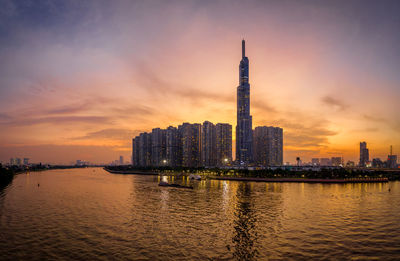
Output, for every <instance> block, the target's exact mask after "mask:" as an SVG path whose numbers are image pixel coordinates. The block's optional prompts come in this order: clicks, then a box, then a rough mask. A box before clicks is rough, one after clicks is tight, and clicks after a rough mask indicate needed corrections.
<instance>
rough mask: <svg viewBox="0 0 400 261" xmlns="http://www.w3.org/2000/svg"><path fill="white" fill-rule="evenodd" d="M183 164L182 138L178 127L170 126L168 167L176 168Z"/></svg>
mask: <svg viewBox="0 0 400 261" xmlns="http://www.w3.org/2000/svg"><path fill="white" fill-rule="evenodd" d="M181 164H182V150H181V137H180V135H179V132H178V129H177V128H176V127H172V126H169V127H168V128H167V131H166V165H167V166H171V167H176V166H180V165H181Z"/></svg>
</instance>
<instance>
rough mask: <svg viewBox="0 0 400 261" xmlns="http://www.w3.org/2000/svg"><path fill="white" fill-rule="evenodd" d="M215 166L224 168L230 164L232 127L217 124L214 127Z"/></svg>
mask: <svg viewBox="0 0 400 261" xmlns="http://www.w3.org/2000/svg"><path fill="white" fill-rule="evenodd" d="M215 136H216V151H217V153H216V160H217V162H216V165H217V166H226V165H228V164H230V163H231V162H232V125H230V124H227V123H218V124H217V125H216V126H215Z"/></svg>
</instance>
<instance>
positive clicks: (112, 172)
mask: <svg viewBox="0 0 400 261" xmlns="http://www.w3.org/2000/svg"><path fill="white" fill-rule="evenodd" d="M103 169H104V170H105V171H107V172H109V173H111V174H122V175H151V176H155V175H159V174H160V173H159V172H151V171H138V170H112V169H109V168H103Z"/></svg>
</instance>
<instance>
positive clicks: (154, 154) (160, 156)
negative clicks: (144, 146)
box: [151, 128, 166, 166]
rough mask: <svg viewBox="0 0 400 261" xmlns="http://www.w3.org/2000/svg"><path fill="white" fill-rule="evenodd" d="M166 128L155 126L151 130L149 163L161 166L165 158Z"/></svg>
mask: <svg viewBox="0 0 400 261" xmlns="http://www.w3.org/2000/svg"><path fill="white" fill-rule="evenodd" d="M165 142H166V130H164V129H160V128H155V129H153V130H152V131H151V165H152V166H162V165H163V164H164V162H165V160H166V144H165Z"/></svg>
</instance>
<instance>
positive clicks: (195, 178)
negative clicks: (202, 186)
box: [189, 174, 201, 180]
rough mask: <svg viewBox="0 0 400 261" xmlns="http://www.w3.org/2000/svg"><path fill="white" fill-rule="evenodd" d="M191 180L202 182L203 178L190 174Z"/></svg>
mask: <svg viewBox="0 0 400 261" xmlns="http://www.w3.org/2000/svg"><path fill="white" fill-rule="evenodd" d="M189 179H194V180H201V176H200V175H194V174H190V175H189Z"/></svg>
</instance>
